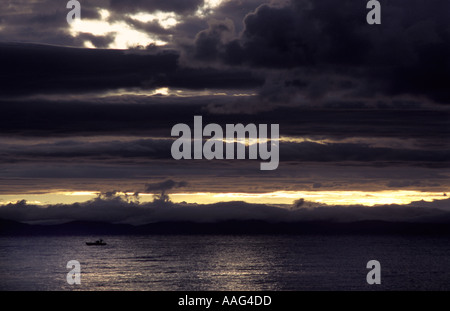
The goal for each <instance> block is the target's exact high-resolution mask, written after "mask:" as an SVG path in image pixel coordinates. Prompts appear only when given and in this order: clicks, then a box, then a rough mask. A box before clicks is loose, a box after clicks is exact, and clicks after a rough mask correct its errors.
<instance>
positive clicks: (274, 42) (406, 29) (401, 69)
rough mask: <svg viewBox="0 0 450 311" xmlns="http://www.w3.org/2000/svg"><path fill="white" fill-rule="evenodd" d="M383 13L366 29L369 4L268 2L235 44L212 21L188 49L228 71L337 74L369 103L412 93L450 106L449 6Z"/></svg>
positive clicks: (229, 27) (229, 28) (228, 28)
mask: <svg viewBox="0 0 450 311" xmlns="http://www.w3.org/2000/svg"><path fill="white" fill-rule="evenodd" d="M404 6H407V7H408V10H405V9H404ZM382 8H383V13H382V16H383V17H382V24H381V25H377V26H373V25H368V24H367V23H366V20H365V16H366V14H367V12H368V10H367V9H366V8H365V5H364V4H363V3H361V5H356V4H355V2H354V1H331V0H326V1H314V2H309V1H300V0H299V1H292V3H291V4H290V5H287V6H273V5H268V4H264V5H261V6H259V7H258V8H257V9H256V10H255V11H254V12H252V13H250V14H248V15H247V16H246V17H245V19H244V31H243V32H242V33H241V34H240V35H239V36H235V38H232V37H233V33H234V24H233V22H232V21H231V20H229V19H228V20H222V21H216V22H214V23H210V24H209V28H208V29H206V30H203V31H201V32H200V33H199V34H197V36H196V38H195V42H194V44H193V46H192V47H188V48H186V49H185V52H186V57H187V58H188V59H192V60H195V61H197V62H203V63H212V62H213V61H214V62H218V61H220V62H221V63H222V64H225V65H231V66H238V65H239V66H242V65H245V66H250V67H257V68H268V69H284V70H288V69H291V68H294V67H296V68H302V70H303V71H304V72H306V73H307V74H308V75H309V76H310V78H311V79H314V80H315V79H317V78H318V77H321V76H322V75H333V74H334V75H338V76H342V77H344V78H345V77H347V78H356V79H363V80H364V85H363V86H362V87H361V88H359V89H356V90H355V92H358V93H359V94H360V95H364V96H365V97H368V96H371V95H374V94H376V93H379V92H382V93H383V94H386V95H399V94H413V95H425V96H427V97H429V98H431V99H433V100H435V101H437V102H440V103H448V102H449V101H450V94H449V91H448V87H447V86H448V84H449V81H450V62H449V57H448V55H450V32H449V31H448V27H449V23H450V22H449V19H448V14H447V12H449V11H450V3H449V2H448V1H445V0H439V1H436V2H433V5H430V4H429V2H427V1H414V2H409V3H408V4H404V3H386V4H383V5H382ZM325 82H326V81H325ZM322 87H323V88H324V89H327V86H326V85H324V86H322Z"/></svg>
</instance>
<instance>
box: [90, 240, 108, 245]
mask: <svg viewBox="0 0 450 311" xmlns="http://www.w3.org/2000/svg"><path fill="white" fill-rule="evenodd" d="M86 245H106V242H103V240H101V239H100V240H97V241H95V242H86Z"/></svg>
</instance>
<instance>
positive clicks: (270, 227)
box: [0, 219, 450, 236]
mask: <svg viewBox="0 0 450 311" xmlns="http://www.w3.org/2000/svg"><path fill="white" fill-rule="evenodd" d="M133 234H134V235H137V234H164V235H170V234H331V235H335V234H350V235H355V234H356V235H364V234H370V235H392V234H395V235H450V224H448V223H408V222H386V221H357V222H348V223H337V222H326V221H308V222H277V223H271V222H267V221H259V220H229V221H222V222H215V223H196V222H185V221H183V222H158V223H152V224H146V225H140V226H133V225H128V224H110V223H106V222H90V221H72V222H68V223H64V224H58V225H30V224H25V223H20V222H16V221H12V220H4V219H0V235H2V236H15V235H22V236H27V235H133Z"/></svg>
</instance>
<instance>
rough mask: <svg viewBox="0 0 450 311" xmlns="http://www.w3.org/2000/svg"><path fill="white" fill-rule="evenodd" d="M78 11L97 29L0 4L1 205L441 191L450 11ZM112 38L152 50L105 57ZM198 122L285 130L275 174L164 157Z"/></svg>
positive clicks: (56, 1) (303, 6) (60, 11)
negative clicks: (175, 133)
mask: <svg viewBox="0 0 450 311" xmlns="http://www.w3.org/2000/svg"><path fill="white" fill-rule="evenodd" d="M80 2H81V8H82V10H81V20H82V22H85V23H86V25H90V26H89V27H91V28H89V27H87V26H86V27H84V28H82V27H81V26H79V27H80V28H76V27H75V26H70V25H69V24H68V23H67V22H66V14H67V13H68V11H69V10H68V9H66V3H65V1H60V0H43V1H38V2H34V1H33V2H30V1H21V0H11V1H2V2H0V60H1V62H2V65H1V70H0V107H1V114H0V185H1V187H0V194H4V195H5V194H20V193H36V192H40V193H42V192H46V191H51V190H54V189H65V190H68V191H69V190H86V191H88V190H90V191H107V190H112V189H119V190H132V191H143V190H144V184H145V183H147V182H157V181H161V180H166V179H172V180H177V181H188V182H189V187H187V188H186V189H185V190H186V191H193V192H202V191H213V192H255V191H256V192H258V191H267V192H270V191H279V190H286V191H287V190H297V191H300V190H324V189H325V190H341V191H349V190H362V191H380V190H406V189H408V190H416V191H435V192H445V191H448V189H449V186H450V182H449V178H448V177H449V170H448V164H449V159H450V157H449V155H450V152H449V151H450V148H449V141H448V138H449V107H450V106H449V104H450V87H449V85H450V19H449V14H450V2H449V1H448V0H434V1H425V0H414V1H407V2H405V1H400V0H394V1H380V2H381V6H382V15H381V16H382V17H381V20H382V23H381V25H368V24H367V22H366V14H367V12H368V10H367V9H366V3H365V1H334V0H320V1H306V0H305V1H255V0H250V1H238V0H229V1H223V2H222V3H220V2H217V4H215V5H214V3H213V1H210V2H204V1H202V0H187V1H186V0H176V1H162V0H161V1H160V0H151V1H144V0H136V1H125V0H103V1H93V0H92V1H91V0H82V1H80ZM105 12H107V13H108V14H107V15H105ZM139 14H141V15H139ZM145 14H147V15H145ZM158 14H159V15H158ZM139 16H141V17H142V16H147V19H148V17H149V16H160V19H159V20H158V19H156V18H155V19H153V20H150V21H149V20H147V21H146V20H145V19H142V18H141V19H140V18H139ZM168 18H172V21H174V20H175V22H174V23H173V24H172V25H171V26H167V25H166V24H164V21H165V20H166V21H167V19H168ZM89 23H90V24H89ZM96 23H97V24H96ZM96 25H97V26H96ZM100 25H109V26H108V27H110V29H111V31H103V32H102V33H99V31H98V29H100ZM96 27H97V28H96ZM81 29H82V30H81ZM120 29H123V30H126V29H128V30H130V29H132V30H134V31H135V34H136V33H139V34H140V35H141V37H142V36H144V37H145V38H151V39H152V40H153V41H154V42H155V43H156V44H150V45H147V44H146V43H149V42H147V41H146V42H139V41H137V42H136V41H133V40H132V39H133V38H134V37H133V36H132V35H129V39H130V43H129V46H128V48H127V49H113V48H112V47H117V45H118V44H119V43H120V42H121V41H120V40H121V38H122V37H121V36H122V35H124V36H126V34H129V32H128V33H125V32H124V34H121V30H120ZM136 38H140V37H136ZM138 45H140V46H138ZM87 47H91V48H87ZM194 115H202V116H203V121H204V124H206V123H212V122H215V123H218V124H221V125H224V124H226V123H233V124H236V123H244V124H247V123H256V124H261V123H264V124H273V123H276V124H280V135H281V136H282V137H283V138H284V139H282V140H281V142H280V161H281V162H280V166H279V168H278V169H277V170H276V171H268V172H261V171H260V170H259V161H249V160H247V161H237V160H229V161H218V160H215V161H206V160H196V161H194V160H192V161H175V160H173V159H172V157H171V154H170V146H171V143H172V140H170V130H171V128H172V127H173V126H174V125H175V124H177V123H180V122H183V123H187V124H189V125H192V124H193V117H194Z"/></svg>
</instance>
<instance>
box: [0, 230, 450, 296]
mask: <svg viewBox="0 0 450 311" xmlns="http://www.w3.org/2000/svg"><path fill="white" fill-rule="evenodd" d="M102 238H103V239H104V240H105V241H106V242H107V243H108V245H106V246H86V245H85V242H86V241H88V240H95V239H97V237H85V236H69V237H41V236H36V237H1V238H0V250H1V252H0V277H1V282H0V289H1V290H171V291H172V290H372V289H378V290H450V243H449V242H450V239H449V238H431V237H427V238H424V237H398V236H382V237H366V236H338V237H336V236H267V235H261V236H106V237H102ZM372 259H376V260H378V261H379V262H380V263H381V280H382V284H381V285H372V286H370V285H368V284H367V282H366V274H367V273H368V271H369V269H367V268H366V264H367V262H368V261H369V260H372ZM69 260H78V261H79V262H80V264H81V284H80V285H69V284H68V283H67V281H66V275H67V273H68V272H69V270H70V269H67V268H66V264H67V262H68V261H69Z"/></svg>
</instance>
